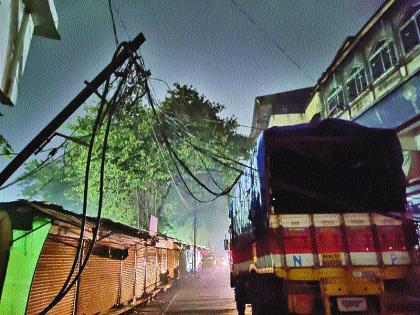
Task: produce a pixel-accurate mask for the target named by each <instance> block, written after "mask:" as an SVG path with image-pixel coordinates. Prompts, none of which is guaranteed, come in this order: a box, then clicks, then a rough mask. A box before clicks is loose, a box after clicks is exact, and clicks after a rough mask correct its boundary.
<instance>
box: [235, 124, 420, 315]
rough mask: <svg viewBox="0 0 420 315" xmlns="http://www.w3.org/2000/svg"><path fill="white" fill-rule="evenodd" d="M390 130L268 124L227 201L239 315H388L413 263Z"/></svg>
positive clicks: (396, 146) (412, 237)
mask: <svg viewBox="0 0 420 315" xmlns="http://www.w3.org/2000/svg"><path fill="white" fill-rule="evenodd" d="M402 163H403V157H402V152H401V146H400V143H399V141H398V138H397V136H396V134H395V132H394V131H393V130H386V129H372V128H367V127H363V126H360V125H358V124H356V123H353V122H349V121H344V120H337V119H325V120H321V121H317V122H313V121H312V122H310V123H305V124H299V125H294V126H285V127H271V128H269V129H266V130H264V131H263V132H262V133H261V134H260V136H259V137H258V139H257V142H256V145H255V147H254V149H253V151H252V158H251V159H250V161H249V162H248V163H247V166H246V167H245V168H244V170H243V174H242V175H241V177H240V179H239V181H238V182H237V184H236V186H235V188H234V192H233V194H232V195H231V196H230V201H229V217H230V222H231V225H230V242H228V245H229V250H230V254H231V257H232V259H231V273H230V276H231V286H232V287H233V288H234V289H235V299H236V305H237V309H238V313H239V314H244V312H245V306H246V304H251V305H252V313H253V314H264V315H266V314H289V313H294V314H327V315H329V314H348V313H357V314H359V313H361V314H362V313H369V314H372V313H373V314H381V313H384V312H386V308H387V303H389V296H387V295H386V294H387V292H388V291H392V290H393V288H394V289H395V291H398V290H400V288H406V287H407V277H408V276H409V274H410V272H411V271H412V269H413V268H415V266H416V264H417V259H416V256H415V255H414V250H413V248H414V246H415V245H416V244H417V237H416V234H415V227H414V224H413V220H412V218H411V217H410V216H409V215H408V213H407V211H406V210H405V185H406V179H405V175H404V173H403V171H402V168H401V166H402Z"/></svg>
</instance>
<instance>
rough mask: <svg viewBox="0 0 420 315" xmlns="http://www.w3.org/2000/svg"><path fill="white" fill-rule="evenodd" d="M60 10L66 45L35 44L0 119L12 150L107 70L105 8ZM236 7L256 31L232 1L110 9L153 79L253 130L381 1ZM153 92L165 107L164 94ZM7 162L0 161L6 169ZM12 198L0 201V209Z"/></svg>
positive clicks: (127, 3)
mask: <svg viewBox="0 0 420 315" xmlns="http://www.w3.org/2000/svg"><path fill="white" fill-rule="evenodd" d="M54 2H55V5H56V9H57V13H58V18H59V32H60V34H61V37H62V39H61V40H60V41H54V40H49V39H44V38H39V37H34V38H33V41H32V44H31V48H30V51H29V56H28V61H27V64H26V69H25V74H24V78H23V80H22V81H21V82H20V85H19V95H18V100H17V104H16V106H15V107H14V108H6V107H4V106H2V107H1V110H0V111H1V112H2V113H3V114H4V115H5V116H4V117H0V134H3V135H4V136H5V137H6V138H7V139H8V140H9V142H10V144H11V145H12V146H13V149H14V150H15V151H18V150H20V149H21V148H22V147H23V146H24V145H26V144H27V143H28V142H29V141H30V140H31V139H32V137H33V136H34V135H35V134H36V133H37V132H38V131H40V130H41V129H42V128H43V127H44V126H45V125H46V124H47V123H48V122H49V121H50V120H51V119H52V118H53V117H54V116H55V115H56V114H57V113H58V112H59V111H60V110H61V109H62V108H63V107H64V106H65V105H66V104H67V103H68V102H69V101H70V100H71V99H72V98H73V97H74V96H75V95H76V94H77V93H78V92H79V91H80V90H81V89H82V88H83V87H84V86H83V81H84V80H91V79H92V78H94V77H95V75H96V74H97V73H98V72H99V71H100V70H101V69H102V68H103V67H104V66H105V65H106V64H108V62H109V61H110V59H111V56H112V54H113V52H114V49H115V42H114V36H113V32H112V24H111V17H110V13H109V9H108V1H107V0H89V1H86V0H71V1H69V0H55V1H54ZM236 2H237V3H238V4H239V6H240V7H241V8H242V9H243V10H244V11H245V12H247V13H248V14H249V15H250V16H251V17H252V19H253V20H254V21H255V23H256V25H254V24H252V23H250V21H249V20H247V19H246V18H245V17H244V15H243V14H241V12H240V11H239V10H238V9H237V8H236V7H235V6H234V5H233V4H232V2H231V1H230V0H195V1H193V0H165V1H164V0H161V1H159V0H153V1H146V0H113V6H114V9H115V12H114V13H115V19H116V25H117V32H118V37H119V39H120V40H126V39H128V38H132V37H134V36H135V35H137V34H138V33H139V32H143V33H144V35H145V37H146V42H145V43H144V44H143V46H142V47H141V50H140V51H141V54H142V56H143V57H144V60H145V63H146V66H147V67H148V68H149V69H150V70H151V72H152V77H154V78H159V79H162V80H165V81H166V82H168V84H169V85H172V84H173V83H175V82H179V83H181V84H188V85H189V84H191V85H193V86H194V87H195V88H196V89H197V90H198V92H200V93H202V94H204V95H205V96H207V97H208V98H209V99H210V100H212V101H217V102H220V103H222V104H224V105H226V111H225V114H226V115H228V116H231V115H235V116H236V117H237V118H238V121H239V123H240V124H243V125H251V122H252V110H253V105H254V99H255V97H256V96H259V95H264V94H271V93H276V92H281V91H286V90H290V89H296V88H302V87H307V86H312V85H314V83H315V82H314V81H312V80H310V79H309V78H308V75H309V76H310V77H313V78H315V79H318V78H319V76H320V74H321V73H322V72H323V71H324V70H325V69H326V68H327V66H328V65H329V64H330V63H331V61H332V59H333V57H334V55H335V53H336V52H337V49H338V48H339V47H340V45H341V44H342V42H343V41H344V39H345V38H346V37H347V36H349V35H354V34H355V33H356V32H357V31H358V30H359V29H360V28H361V27H362V26H363V25H364V24H365V23H366V21H367V20H368V19H369V18H370V17H371V16H372V14H373V13H374V12H375V11H376V10H377V8H378V7H379V6H380V5H381V3H382V2H383V1H382V0H369V1H366V0H316V1H315V0H289V1H280V0H264V1H263V0H260V1H251V0H236ZM117 11H118V12H117ZM258 28H260V29H262V30H263V31H264V33H265V34H268V36H267V35H263V34H262V33H261V31H260V30H259V29H258ZM268 37H269V38H270V39H268ZM275 43H277V44H278V45H280V46H281V47H282V48H284V50H285V51H287V53H288V54H290V55H291V56H292V57H293V58H294V59H295V60H296V61H297V62H298V63H299V64H300V66H301V67H302V68H303V69H304V71H301V70H299V69H298V68H297V67H296V66H294V65H293V64H292V63H291V62H290V61H289V60H288V59H287V58H286V57H285V56H284V55H283V54H282V53H281V52H280V51H279V50H278V49H277V48H276V47H275ZM152 84H153V87H154V89H155V91H156V94H157V97H158V98H159V99H163V97H164V92H165V90H166V86H165V85H164V84H162V83H160V82H157V81H155V82H152ZM241 132H243V133H249V129H241ZM6 162H7V160H5V159H4V158H3V157H0V168H3V167H4V166H5V165H6ZM8 194H9V196H10V191H9V192H8V193H7V192H6V194H5V193H4V192H0V200H4V199H5V198H6V195H8ZM15 194H16V192H14V193H13V195H15ZM7 199H9V198H7Z"/></svg>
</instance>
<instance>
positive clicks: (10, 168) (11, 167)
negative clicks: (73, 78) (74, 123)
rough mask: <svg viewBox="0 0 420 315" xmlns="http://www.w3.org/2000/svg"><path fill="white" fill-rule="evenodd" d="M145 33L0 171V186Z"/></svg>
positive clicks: (99, 84) (127, 56) (129, 52)
mask: <svg viewBox="0 0 420 315" xmlns="http://www.w3.org/2000/svg"><path fill="white" fill-rule="evenodd" d="M145 40H146V39H145V37H144V35H143V33H140V34H139V35H137V36H136V37H135V38H134V39H133V40H132V41H130V42H128V43H127V44H126V45H124V46H123V47H122V49H121V51H120V52H119V53H118V54H117V55H116V56H115V57H114V58H113V59H112V60H111V62H110V63H109V64H108V65H107V66H106V67H105V68H104V69H103V70H102V71H101V72H100V73H99V74H98V75H97V76H96V77H95V78H94V79H93V80H92V81H91V82H89V83H87V86H86V87H85V88H84V89H83V90H82V91H80V93H79V94H78V95H77V96H76V97H75V98H74V99H73V100H72V101H71V102H70V103H69V104H68V105H67V106H66V107H65V108H64V109H63V110H62V111H61V112H60V113H59V114H58V115H57V116H56V117H55V118H54V119H53V120H51V121H50V123H49V124H48V125H47V126H46V127H45V128H44V129H43V130H42V131H41V132H40V133H39V134H38V135H36V136H35V138H33V139H32V141H31V142H29V144H28V145H27V146H26V147H24V148H23V150H22V151H20V152H19V154H18V155H16V157H15V158H14V159H13V160H12V161H11V162H10V163H9V164H8V165H7V166H6V167H5V168H4V170H3V171H2V172H1V173H0V187H1V186H2V185H3V184H4V183H5V182H6V181H7V180H8V179H9V177H10V176H12V175H13V173H14V172H15V171H16V170H17V169H18V168H19V167H20V166H21V165H22V164H23V163H24V162H25V161H26V160H27V159H28V158H29V157H30V156H31V155H32V154H33V153H34V152H35V151H36V149H38V148H39V147H40V146H41V145H42V144H43V143H44V142H45V141H47V139H49V137H51V135H52V134H53V133H54V132H55V131H56V130H57V129H58V128H59V127H60V126H61V125H62V124H63V123H64V122H65V121H66V120H67V119H68V118H69V117H70V116H71V115H72V114H73V113H74V112H75V111H76V110H77V109H78V108H79V107H80V106H81V105H82V104H83V103H84V102H85V101H86V100H87V99H88V98H89V97H90V96H91V95H92V94H94V93H95V94H97V93H98V92H97V89H98V88H99V87H100V86H101V85H102V84H103V83H104V82H105V81H106V80H107V79H108V78H109V77H110V76H111V75H112V73H114V72H115V71H116V70H117V69H118V68H119V67H120V66H121V65H122V64H123V63H124V62H125V61H126V60H127V59H128V58H130V57H131V56H133V53H134V52H135V51H136V50H137V49H138V48H139V47H140V45H141V44H143V43H144V41H145Z"/></svg>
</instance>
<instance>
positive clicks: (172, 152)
mask: <svg viewBox="0 0 420 315" xmlns="http://www.w3.org/2000/svg"><path fill="white" fill-rule="evenodd" d="M145 91H146V96H147V99H148V102H149V105H150V106H151V108H152V112H153V114H154V116H155V119H156V122H157V124H158V125H159V126H161V122H160V119H159V116H158V114H157V111H156V108H155V106H154V100H153V98H152V96H151V93H150V89H149V86H148V82H147V80H145ZM159 130H160V133H161V136H162V138H163V141H164V143H165V146H166V148H167V149H168V151H169V156H170V157H171V159H172V161H173V163H174V166H175V168H176V170H177V172H178V175H179V176H180V179H181V181H182V182H183V184H184V186H185V187H186V189H187V191H188V192H189V193H190V195H191V196H192V197H193V198H194V199H196V200H197V201H199V202H201V203H203V202H209V201H204V200H202V199H200V198H198V197H197V196H195V195H194V194H193V193H192V191H191V190H190V188H189V187H188V185H187V183H186V181H185V179H184V178H183V176H182V173H181V171H180V169H179V167H178V163H179V164H180V165H181V167H182V168H183V169H184V171H185V172H186V173H187V174H188V175H189V176H190V177H191V178H193V179H194V181H195V182H196V183H197V184H198V185H199V186H201V187H202V188H203V189H204V190H206V191H207V192H209V193H210V194H212V195H213V196H215V198H213V199H212V200H211V201H213V200H215V199H217V198H219V197H221V196H225V195H227V194H228V193H229V191H230V190H231V189H232V188H233V186H234V185H235V183H236V182H237V181H238V180H239V178H240V176H241V174H239V176H238V177H237V178H236V179H235V181H234V183H233V184H232V185H230V186H229V187H227V188H226V189H225V190H224V191H222V192H221V193H217V192H215V191H214V190H212V189H210V188H209V187H208V186H207V185H205V184H204V183H203V182H202V181H201V180H200V179H199V178H198V177H197V176H195V175H194V174H193V172H192V171H191V170H190V168H189V167H188V166H187V165H186V163H185V162H184V161H183V160H182V159H181V158H180V157H179V156H178V154H177V153H176V151H175V150H174V149H173V148H172V146H171V144H170V142H169V140H168V138H167V136H166V134H165V133H164V132H163V130H162V128H160V129H159ZM176 162H177V163H176Z"/></svg>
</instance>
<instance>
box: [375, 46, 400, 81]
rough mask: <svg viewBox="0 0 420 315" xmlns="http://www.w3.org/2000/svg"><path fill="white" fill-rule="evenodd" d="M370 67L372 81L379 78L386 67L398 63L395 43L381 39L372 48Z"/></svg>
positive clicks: (388, 67)
mask: <svg viewBox="0 0 420 315" xmlns="http://www.w3.org/2000/svg"><path fill="white" fill-rule="evenodd" d="M372 51H373V54H372V57H371V58H370V60H369V62H370V68H371V70H372V77H373V81H376V80H377V79H379V78H380V77H381V76H382V75H383V74H384V73H385V72H386V71H387V70H388V69H390V68H391V67H392V66H394V65H396V64H397V63H398V60H397V54H396V52H395V45H394V42H393V41H392V40H385V39H384V40H381V41H379V42H378V43H377V44H376V45H375V46H374V48H373V49H372Z"/></svg>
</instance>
